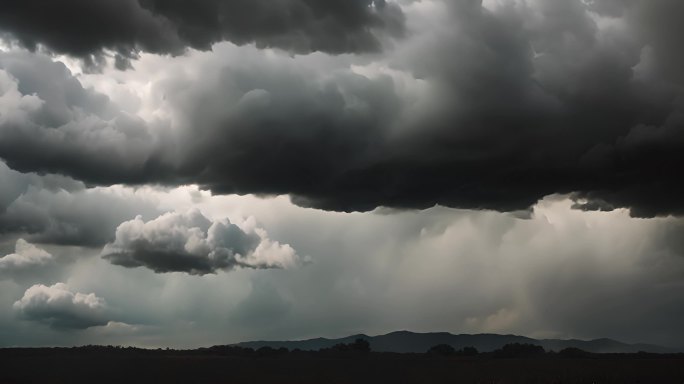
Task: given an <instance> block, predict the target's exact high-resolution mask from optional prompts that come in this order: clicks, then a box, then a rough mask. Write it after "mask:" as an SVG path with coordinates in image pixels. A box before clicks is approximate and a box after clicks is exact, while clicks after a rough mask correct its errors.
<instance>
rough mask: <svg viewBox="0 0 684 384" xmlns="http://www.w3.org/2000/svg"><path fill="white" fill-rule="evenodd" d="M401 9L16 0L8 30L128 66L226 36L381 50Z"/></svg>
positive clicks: (291, 2)
mask: <svg viewBox="0 0 684 384" xmlns="http://www.w3.org/2000/svg"><path fill="white" fill-rule="evenodd" d="M402 30H403V15H402V12H401V9H400V8H399V7H398V6H397V5H395V4H393V3H387V2H385V1H384V0H376V1H372V0H353V1H348V0H326V1H318V0H284V1H278V2H273V1H267V0H257V1H255V0H201V1H187V0H173V1H168V0H164V1H159V0H122V1H113V0H97V1H83V0H66V1H60V2H59V4H57V3H54V4H53V3H44V2H41V1H39V0H34V1H25V0H21V1H18V0H9V1H5V2H3V3H2V5H1V6H0V31H4V32H6V33H8V34H10V35H11V36H13V37H14V38H16V39H17V40H18V41H19V42H21V43H22V44H23V45H25V46H27V47H35V46H36V45H37V44H42V45H45V46H46V47H47V48H48V49H50V50H52V51H54V52H58V53H66V54H71V55H74V56H77V57H83V58H87V59H89V60H90V62H91V64H94V65H97V62H98V60H101V54H102V52H103V50H104V49H108V50H112V51H114V52H115V53H116V60H117V65H118V66H119V67H121V68H125V67H127V66H129V65H130V63H129V59H131V58H135V57H136V55H137V52H138V51H140V50H142V51H146V52H152V53H170V54H179V53H181V52H183V51H184V50H185V49H186V48H195V49H202V50H207V49H210V48H211V45H212V44H214V43H217V42H221V41H224V40H228V41H232V42H235V43H237V44H247V43H256V44H257V45H258V46H261V47H277V48H283V49H286V50H289V51H292V52H297V53H307V52H313V51H325V52H331V53H344V52H368V51H378V50H380V45H381V43H380V39H381V38H382V37H383V36H386V35H400V34H401V32H402Z"/></svg>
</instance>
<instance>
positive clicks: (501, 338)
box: [235, 331, 678, 353]
mask: <svg viewBox="0 0 684 384" xmlns="http://www.w3.org/2000/svg"><path fill="white" fill-rule="evenodd" d="M356 339H363V340H367V341H368V342H369V343H370V347H371V350H373V351H376V352H399V353H422V352H426V351H427V350H428V349H430V347H432V346H435V345H437V344H449V345H451V346H452V347H454V348H455V349H457V350H458V349H461V348H463V347H475V348H477V350H478V351H480V352H490V351H493V350H496V349H499V348H501V347H503V346H504V345H506V344H512V343H521V344H524V343H527V344H535V345H541V346H542V347H544V349H545V350H547V351H560V350H562V349H565V348H571V347H572V348H579V349H581V350H584V351H587V352H593V353H634V352H639V351H644V352H651V353H672V352H678V351H677V350H673V349H670V348H666V347H661V346H658V345H651V344H626V343H622V342H619V341H615V340H612V339H595V340H575V339H570V340H560V339H533V338H529V337H524V336H516V335H498V334H477V335H454V334H451V333H448V332H434V333H415V332H409V331H398V332H392V333H388V334H386V335H379V336H368V335H363V334H359V335H352V336H347V337H343V338H339V339H326V338H322V337H319V338H316V339H308V340H296V341H249V342H244V343H238V344H235V345H237V346H240V347H247V348H254V349H258V348H261V347H272V348H281V347H285V348H287V349H289V350H294V349H300V350H304V351H306V350H319V349H321V348H329V347H332V346H333V345H335V344H340V343H343V344H348V343H352V342H354V340H356Z"/></svg>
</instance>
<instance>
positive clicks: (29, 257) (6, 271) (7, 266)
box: [0, 239, 55, 277]
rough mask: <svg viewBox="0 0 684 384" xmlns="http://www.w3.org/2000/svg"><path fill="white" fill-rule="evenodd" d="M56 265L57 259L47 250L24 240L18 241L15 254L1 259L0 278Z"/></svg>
mask: <svg viewBox="0 0 684 384" xmlns="http://www.w3.org/2000/svg"><path fill="white" fill-rule="evenodd" d="M54 263H55V258H54V257H53V256H52V255H51V254H50V253H48V252H47V251H46V250H44V249H41V248H38V247H36V246H35V245H33V244H31V243H29V242H27V241H26V240H24V239H18V240H17V243H16V246H15V250H14V253H12V254H9V255H6V256H4V257H1V258H0V277H2V276H4V275H12V274H13V273H16V272H19V271H25V270H31V269H36V268H45V267H47V266H50V265H52V264H54Z"/></svg>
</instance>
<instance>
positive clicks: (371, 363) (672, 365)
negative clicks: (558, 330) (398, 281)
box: [0, 349, 684, 384]
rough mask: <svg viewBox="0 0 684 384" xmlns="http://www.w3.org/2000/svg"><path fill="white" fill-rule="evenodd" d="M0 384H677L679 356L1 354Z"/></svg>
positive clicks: (681, 371) (681, 370) (682, 372)
mask: <svg viewBox="0 0 684 384" xmlns="http://www.w3.org/2000/svg"><path fill="white" fill-rule="evenodd" d="M0 383H3V384H5V383H316V384H318V383H673V384H674V383H677V384H681V383H684V357H682V356H681V355H662V356H658V355H650V354H649V355H641V356H640V355H638V354H633V355H594V356H591V357H584V358H578V357H561V356H552V355H551V356H550V355H545V356H541V357H527V358H500V357H493V356H491V355H486V354H481V355H479V356H472V357H464V356H453V357H436V356H428V355H425V354H394V353H372V352H371V353H358V354H357V353H351V354H345V353H342V354H335V353H331V354H321V353H306V352H300V353H292V352H291V353H284V354H277V353H272V354H267V355H264V354H259V353H253V354H251V355H244V356H239V355H229V354H225V353H224V354H221V353H213V352H207V351H203V352H198V351H141V350H130V351H128V350H120V351H114V352H111V351H110V352H107V351H102V350H97V351H86V350H70V349H60V350H49V349H37V350H1V351H0Z"/></svg>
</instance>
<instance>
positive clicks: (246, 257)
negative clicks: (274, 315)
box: [102, 210, 297, 275]
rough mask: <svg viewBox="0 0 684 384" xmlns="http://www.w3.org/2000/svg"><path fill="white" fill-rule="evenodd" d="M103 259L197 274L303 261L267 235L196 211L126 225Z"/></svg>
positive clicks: (279, 265)
mask: <svg viewBox="0 0 684 384" xmlns="http://www.w3.org/2000/svg"><path fill="white" fill-rule="evenodd" d="M102 257H104V258H105V259H107V260H109V261H110V262H111V263H112V264H115V265H120V266H123V267H127V268H136V267H146V268H149V269H151V270H153V271H155V272H158V273H166V272H186V273H188V274H191V275H205V274H208V273H216V272H218V271H219V270H231V269H234V268H239V267H242V268H255V269H259V268H284V267H287V266H290V265H293V264H294V263H296V262H297V255H296V253H295V252H294V250H293V249H292V248H291V247H290V246H289V245H287V244H284V245H281V244H279V243H277V242H271V241H270V240H269V239H268V238H267V237H266V235H265V233H264V232H261V233H259V232H258V231H255V232H250V233H247V232H245V231H243V230H242V229H241V228H240V227H238V226H237V225H235V224H233V223H231V222H230V221H228V220H227V219H226V220H224V221H215V222H212V221H210V220H209V219H207V218H206V217H204V215H202V214H201V213H200V212H199V211H196V210H194V211H191V212H189V213H187V214H180V213H168V214H165V215H162V216H160V217H158V218H156V219H154V220H150V221H148V222H145V221H143V220H142V218H141V217H137V218H135V220H131V221H127V222H125V223H122V224H121V225H120V226H119V227H118V228H117V230H116V239H115V240H114V241H113V242H111V243H109V244H107V245H106V246H105V248H104V249H103V251H102Z"/></svg>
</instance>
